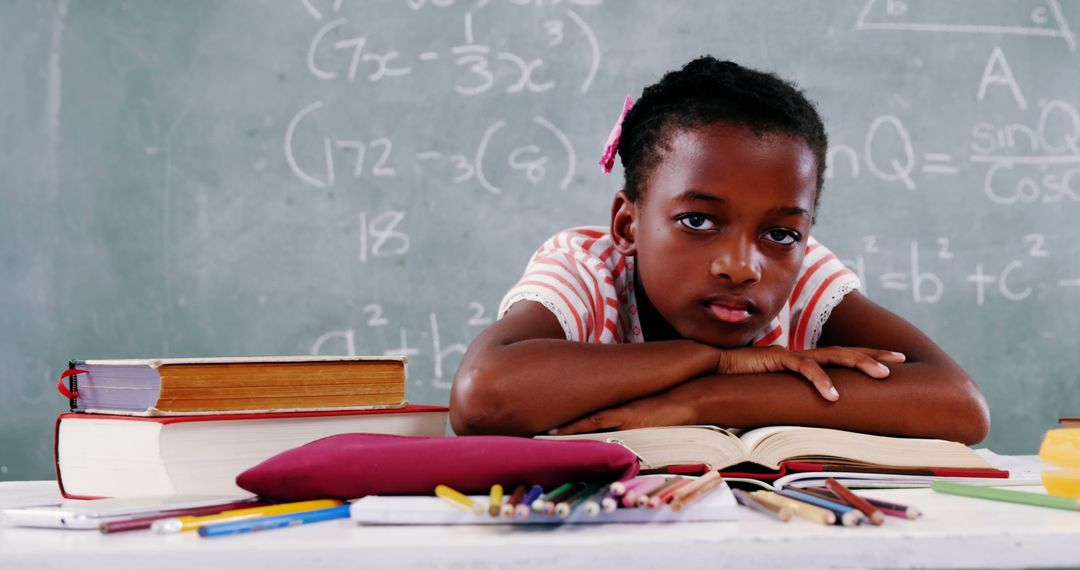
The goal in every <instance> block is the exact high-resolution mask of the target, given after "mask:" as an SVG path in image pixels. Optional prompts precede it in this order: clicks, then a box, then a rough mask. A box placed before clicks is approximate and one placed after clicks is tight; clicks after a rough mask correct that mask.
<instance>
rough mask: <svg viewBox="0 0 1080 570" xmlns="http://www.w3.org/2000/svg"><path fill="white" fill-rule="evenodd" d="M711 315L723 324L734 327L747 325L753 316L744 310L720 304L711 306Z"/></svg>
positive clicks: (711, 304)
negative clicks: (742, 324)
mask: <svg viewBox="0 0 1080 570" xmlns="http://www.w3.org/2000/svg"><path fill="white" fill-rule="evenodd" d="M709 315H711V316H712V317H713V318H714V319H716V320H718V321H720V322H722V323H728V324H733V325H737V324H741V323H745V322H746V321H748V320H750V316H751V315H750V311H748V310H746V309H744V308H738V307H736V306H732V305H727V304H719V303H710V304H709Z"/></svg>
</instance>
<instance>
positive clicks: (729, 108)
mask: <svg viewBox="0 0 1080 570" xmlns="http://www.w3.org/2000/svg"><path fill="white" fill-rule="evenodd" d="M719 122H724V123H735V124H738V125H743V126H746V127H749V128H750V129H751V130H752V131H753V132H755V133H758V134H766V133H783V134H787V135H792V136H797V137H800V138H802V139H803V140H805V141H806V144H807V145H809V147H810V149H811V151H813V153H814V157H815V158H816V159H817V195H818V196H820V194H821V186H822V183H823V182H824V180H825V153H826V150H827V149H828V146H829V143H828V139H827V137H826V136H825V125H824V124H822V122H821V117H820V116H819V115H818V113H817V109H815V108H814V104H813V103H812V102H810V100H809V99H807V98H806V96H805V95H803V93H802V91H800V90H799V89H798V88H797V87H796V86H795V84H793V83H790V82H788V81H784V80H783V79H781V78H780V77H778V76H776V75H774V74H772V73H765V72H761V71H756V70H753V69H748V68H745V67H742V66H741V65H739V64H737V63H733V62H730V61H718V60H717V59H715V58H713V57H711V56H702V57H699V58H698V59H695V60H694V61H691V62H690V63H688V64H686V66H684V67H683V68H682V69H680V70H678V71H671V72H668V73H667V74H665V75H664V77H663V78H662V79H661V80H660V81H659V82H657V83H656V84H654V85H650V86H648V87H646V88H645V90H644V91H643V92H642V94H641V98H640V99H638V101H637V102H636V103H635V104H634V106H633V108H631V109H630V112H629V113H627V115H626V119H625V120H624V121H623V127H622V137H621V139H620V142H619V156H621V157H622V164H623V171H624V173H625V176H626V185H625V191H626V194H627V196H628V197H629V198H630V200H632V201H637V199H638V198H640V197H641V196H642V195H643V194H644V191H645V182H646V181H647V179H648V177H649V174H650V173H651V172H652V170H653V168H655V167H656V165H657V164H659V163H660V161H661V160H662V159H663V158H664V154H666V153H667V151H668V150H670V141H671V137H672V136H674V135H675V134H677V133H678V132H680V131H683V130H686V129H693V128H696V127H701V126H705V125H710V124H714V123H719ZM815 202H816V197H815Z"/></svg>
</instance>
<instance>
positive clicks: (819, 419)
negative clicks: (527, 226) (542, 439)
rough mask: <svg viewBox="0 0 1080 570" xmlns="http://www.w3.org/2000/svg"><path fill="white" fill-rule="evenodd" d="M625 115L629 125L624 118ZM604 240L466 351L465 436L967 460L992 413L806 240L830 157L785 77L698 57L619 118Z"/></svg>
mask: <svg viewBox="0 0 1080 570" xmlns="http://www.w3.org/2000/svg"><path fill="white" fill-rule="evenodd" d="M627 111H629V112H627ZM619 121H620V122H619V124H616V127H615V129H614V130H613V132H612V136H611V137H610V139H609V145H608V149H607V151H608V152H606V153H605V157H604V159H602V161H601V164H602V165H604V167H605V171H609V170H610V167H611V165H612V163H613V161H614V153H615V151H616V150H617V152H618V154H619V156H621V157H622V163H623V167H624V170H625V186H624V187H623V189H622V190H621V191H619V192H618V193H617V194H616V196H615V200H614V203H613V204H612V208H611V223H610V225H609V227H585V228H575V229H570V230H566V231H563V232H560V233H559V234H557V235H555V236H554V237H552V238H551V239H550V240H548V241H547V242H546V243H545V244H544V245H542V246H541V247H540V249H539V250H538V251H537V252H536V253H535V254H534V255H533V257H532V259H531V260H530V262H529V265H528V267H527V268H526V270H525V275H524V276H523V277H522V279H521V280H520V281H519V282H518V283H517V285H515V286H514V287H513V288H512V289H511V290H510V292H509V293H507V295H506V297H505V298H504V299H503V301H502V305H501V307H500V310H499V314H500V319H499V320H498V321H497V322H495V323H494V324H493V325H491V327H489V328H488V329H487V330H486V331H484V332H483V333H482V334H481V335H480V336H478V337H477V338H476V339H475V340H474V341H473V343H472V345H471V346H470V347H469V350H468V352H467V353H466V354H465V357H464V359H463V360H462V363H461V367H460V368H459V370H458V372H457V376H456V377H455V379H454V386H453V390H452V393H451V398H450V408H451V412H450V413H451V422H452V425H453V428H454V431H455V432H457V433H458V434H472V433H500V434H521V435H532V434H537V433H559V434H569V433H578V432H584V431H597V430H611V429H628V428H635V427H646V426H657V425H678V424H714V425H720V426H726V427H738V428H752V427H757V426H763V425H780V424H783V425H791V424H794V425H808V426H825V427H835V428H839V429H846V430H854V431H861V432H869V433H878V434H885V435H897V436H910V437H936V438H943V439H949V440H954V441H960V442H963V443H967V444H973V443H976V442H978V441H980V440H982V439H983V438H984V437H985V436H986V432H987V430H988V429H989V423H990V420H989V416H988V412H987V408H986V403H985V401H984V400H983V397H982V394H981V393H980V391H979V389H978V388H977V387H976V386H975V384H974V383H973V382H972V381H971V379H970V378H969V377H968V376H967V374H966V373H965V372H964V371H963V370H962V369H961V368H960V367H959V366H958V365H957V364H956V363H955V362H953V360H952V359H951V358H949V356H948V355H946V354H945V353H944V352H943V351H942V350H941V349H940V348H938V347H937V345H935V344H934V343H933V342H932V341H931V340H930V339H929V338H927V337H926V336H925V335H924V334H922V333H921V332H920V331H919V330H918V329H916V328H915V327H914V326H912V325H911V324H909V323H907V322H906V321H904V320H903V319H901V318H900V317H898V316H896V315H894V314H893V313H891V312H889V311H887V310H886V309H884V308H882V307H879V306H878V305H875V304H874V303H872V302H871V301H869V300H868V299H867V298H866V297H864V296H863V295H862V294H861V293H859V291H858V290H857V289H858V288H859V281H858V279H857V277H856V276H855V274H854V273H852V272H851V271H849V270H847V269H846V268H844V266H843V265H842V264H841V263H840V262H839V261H838V260H837V258H836V256H835V255H833V254H832V253H831V252H830V251H829V250H828V249H826V248H825V246H823V245H821V244H820V243H818V242H817V241H815V240H814V239H813V238H811V237H810V229H811V226H812V224H813V221H814V213H815V210H816V208H817V203H818V197H819V195H820V192H821V187H822V183H823V180H824V169H825V153H826V149H827V146H828V145H827V139H826V136H825V129H824V126H823V125H822V122H821V118H820V117H819V116H818V114H817V111H816V110H815V108H814V106H813V104H812V103H811V102H810V101H808V100H807V99H806V98H805V97H804V96H803V94H802V93H801V92H800V91H798V90H797V89H796V88H795V86H794V85H792V84H790V83H787V82H785V81H783V80H782V79H780V78H778V77H776V76H775V75H772V74H767V73H762V72H758V71H754V70H750V69H746V68H743V67H740V66H739V65H737V64H734V63H731V62H721V61H717V60H715V59H713V58H711V57H702V58H700V59H697V60H694V61H692V62H690V63H689V64H687V65H686V66H685V67H684V68H683V69H682V70H679V71H673V72H671V73H668V74H667V75H665V76H664V77H663V79H661V80H660V82H659V83H657V84H655V85H652V86H650V87H648V88H646V89H645V91H644V92H643V93H642V96H641V98H640V100H638V101H637V103H636V104H632V102H631V100H630V98H629V97H628V98H627V103H626V105H625V106H624V111H623V116H622V117H620V119H619Z"/></svg>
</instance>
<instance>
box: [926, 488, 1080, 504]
mask: <svg viewBox="0 0 1080 570" xmlns="http://www.w3.org/2000/svg"><path fill="white" fill-rule="evenodd" d="M930 488H931V489H933V490H935V491H937V492H938V493H948V494H950V495H963V496H965V497H973V498H976V499H988V500H991V501H1004V502H1006V503H1018V504H1022V505H1031V506H1034V507H1048V508H1051V509H1063V510H1066V511H1080V499H1072V498H1069V497H1055V496H1053V495H1043V494H1041V493H1029V492H1026V491H1012V490H1009V489H995V488H993V487H976V486H974V485H963V484H960V483H950V482H947V481H934V482H932V483H930Z"/></svg>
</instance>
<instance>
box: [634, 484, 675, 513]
mask: <svg viewBox="0 0 1080 570" xmlns="http://www.w3.org/2000/svg"><path fill="white" fill-rule="evenodd" d="M684 480H685V478H684V477H668V478H667V480H665V481H664V484H663V485H660V486H659V487H657V488H655V489H653V490H652V491H649V492H648V493H647V494H642V495H638V498H637V502H636V503H635V504H636V505H637V506H639V507H642V508H644V507H648V506H651V505H652V504H653V499H654V498H656V496H657V495H659V494H660V493H663V492H664V491H667V490H668V489H670V488H671V487H672V486H673V485H676V484H678V483H679V481H684ZM658 506H660V505H659V503H657V505H656V507H658ZM656 507H653V508H654V509H655V508H656Z"/></svg>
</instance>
